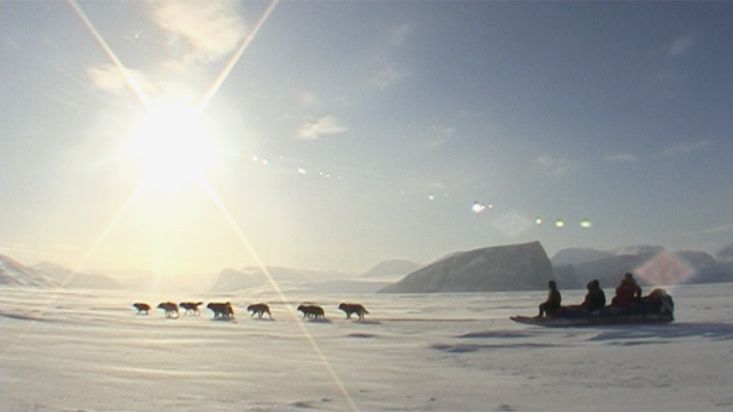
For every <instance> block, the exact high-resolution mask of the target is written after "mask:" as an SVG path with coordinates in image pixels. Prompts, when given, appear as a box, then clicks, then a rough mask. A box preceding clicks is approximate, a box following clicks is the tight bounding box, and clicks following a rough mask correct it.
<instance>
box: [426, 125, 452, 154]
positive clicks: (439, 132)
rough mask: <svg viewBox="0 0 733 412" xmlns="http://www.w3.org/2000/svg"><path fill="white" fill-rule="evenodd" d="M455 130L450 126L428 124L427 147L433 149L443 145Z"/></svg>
mask: <svg viewBox="0 0 733 412" xmlns="http://www.w3.org/2000/svg"><path fill="white" fill-rule="evenodd" d="M455 132H456V130H455V129H453V128H452V127H446V126H440V125H433V126H430V140H429V141H428V143H427V147H428V148H430V149H434V148H436V147H440V146H442V145H444V144H445V143H446V142H447V141H448V140H450V138H451V137H452V136H453V135H454V134H455Z"/></svg>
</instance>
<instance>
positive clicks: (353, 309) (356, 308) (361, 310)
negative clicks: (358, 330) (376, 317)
mask: <svg viewBox="0 0 733 412" xmlns="http://www.w3.org/2000/svg"><path fill="white" fill-rule="evenodd" d="M339 309H341V310H343V311H344V312H346V319H351V314H352V313H356V314H357V315H358V316H359V320H362V319H364V315H365V314H367V313H369V311H368V310H366V308H365V307H364V306H362V305H360V304H358V303H342V304H340V305H339Z"/></svg>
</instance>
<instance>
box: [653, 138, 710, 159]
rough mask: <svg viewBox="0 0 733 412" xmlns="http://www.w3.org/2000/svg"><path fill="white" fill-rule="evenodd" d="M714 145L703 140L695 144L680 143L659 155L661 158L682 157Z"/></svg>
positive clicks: (707, 140)
mask: <svg viewBox="0 0 733 412" xmlns="http://www.w3.org/2000/svg"><path fill="white" fill-rule="evenodd" d="M712 144H713V142H712V141H710V140H709V139H702V140H697V141H694V142H680V143H677V144H675V145H673V146H670V147H668V148H666V149H664V150H662V151H660V152H659V153H658V155H659V156H661V157H676V156H682V155H686V154H688V153H690V152H694V151H697V150H701V149H704V148H706V147H708V146H710V145H712Z"/></svg>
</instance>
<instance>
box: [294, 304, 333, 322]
mask: <svg viewBox="0 0 733 412" xmlns="http://www.w3.org/2000/svg"><path fill="white" fill-rule="evenodd" d="M298 310H299V311H301V312H303V319H305V318H315V319H318V318H319V317H321V318H324V319H325V318H326V315H325V313H324V312H323V308H322V307H320V306H317V305H300V306H298Z"/></svg>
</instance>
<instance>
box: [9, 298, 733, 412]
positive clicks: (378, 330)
mask: <svg viewBox="0 0 733 412" xmlns="http://www.w3.org/2000/svg"><path fill="white" fill-rule="evenodd" d="M670 292H671V294H672V295H673V297H674V298H675V303H676V309H677V320H676V322H674V323H672V324H669V325H654V326H629V327H618V326H615V327H603V328H569V329H545V328H541V327H534V326H527V325H521V324H516V323H513V322H512V321H510V320H509V319H508V317H509V316H510V315H513V314H524V315H532V314H534V313H535V311H536V305H537V303H539V301H541V300H542V299H544V297H545V293H544V292H542V291H538V292H512V293H482V294H440V295H381V294H380V295H377V294H363V295H344V294H341V295H330V294H321V295H317V294H303V293H299V294H287V297H288V300H289V302H288V303H285V304H284V303H282V302H280V303H278V299H277V297H276V295H274V294H268V293H256V294H255V293H249V294H248V293H241V294H233V295H219V296H205V295H204V296H143V295H139V294H133V293H132V292H129V291H111V292H100V291H84V290H77V291H68V290H67V291H48V290H43V289H32V288H11V287H5V288H2V289H0V342H2V346H1V347H0V410H2V411H17V410H20V411H47V410H51V411H57V410H62V411H78V410H84V411H90V410H111V411H123V410H124V411H128V410H132V411H250V410H251V411H270V410H277V411H280V410H293V411H297V410H333V411H341V410H364V411H371V410H440V411H443V410H448V411H463V410H471V411H474V410H481V411H523V410H550V411H588V410H597V411H619V410H622V411H626V410H628V411H631V410H636V411H690V410H697V411H703V410H704V411H716V410H717V411H730V410H733V392H731V390H730V388H731V386H730V384H731V382H733V368H731V366H730V365H731V364H733V302H732V301H731V299H730V296H731V294H733V284H717V285H700V286H687V287H677V288H672V289H670ZM582 294H583V292H582V291H579V290H578V291H564V295H563V297H564V301H565V302H566V303H573V302H580V301H581V296H582ZM163 300H175V301H183V300H203V301H205V302H208V301H225V300H230V301H232V302H233V303H234V304H235V310H236V311H237V317H236V321H234V322H229V321H212V320H211V314H210V312H209V311H207V310H204V311H203V312H202V314H201V316H199V317H187V316H181V317H180V318H179V319H166V318H165V317H164V316H163V314H162V313H161V312H160V311H151V313H150V315H149V316H139V315H136V314H135V313H134V311H133V309H132V307H131V306H130V305H131V304H132V303H133V302H136V301H146V302H148V303H150V304H152V305H153V306H155V305H157V303H158V302H160V301H163ZM259 301H266V302H269V303H270V304H271V308H272V311H273V317H274V321H269V320H261V321H260V320H253V319H250V317H249V316H248V314H247V313H245V307H246V305H247V304H250V303H255V302H259ZM304 301H311V302H315V303H318V304H321V305H323V306H324V308H325V309H326V316H327V318H328V321H325V322H305V323H302V322H300V321H299V320H296V318H294V317H293V312H292V310H293V309H294V308H295V307H297V305H298V304H300V303H301V302H304ZM340 301H352V302H360V303H362V304H364V305H365V306H366V307H367V308H368V309H369V310H370V311H371V314H370V315H368V317H367V321H365V322H353V321H347V320H345V319H344V316H343V313H341V312H340V311H338V310H337V305H338V303H339V302H340Z"/></svg>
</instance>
